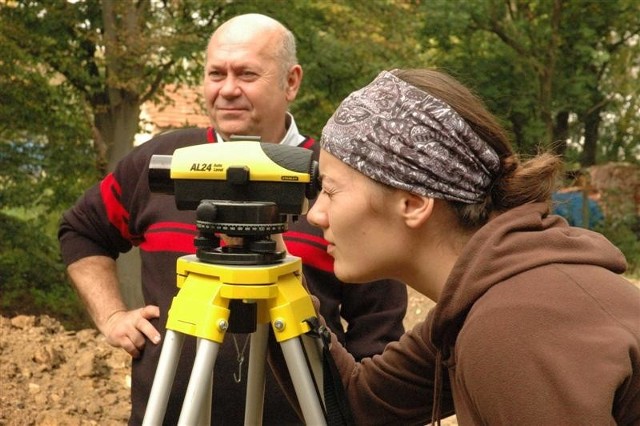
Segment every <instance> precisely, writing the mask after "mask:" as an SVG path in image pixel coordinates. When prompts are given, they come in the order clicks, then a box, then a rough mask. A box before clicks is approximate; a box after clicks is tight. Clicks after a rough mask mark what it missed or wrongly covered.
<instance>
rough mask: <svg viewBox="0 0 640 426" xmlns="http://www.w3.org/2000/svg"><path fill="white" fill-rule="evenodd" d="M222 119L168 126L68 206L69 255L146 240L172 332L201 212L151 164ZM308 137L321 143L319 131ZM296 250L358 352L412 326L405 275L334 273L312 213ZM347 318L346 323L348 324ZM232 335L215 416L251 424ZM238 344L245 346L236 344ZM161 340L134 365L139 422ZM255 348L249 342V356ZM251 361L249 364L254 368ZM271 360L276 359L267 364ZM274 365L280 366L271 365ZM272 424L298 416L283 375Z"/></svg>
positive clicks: (151, 294) (329, 313)
mask: <svg viewBox="0 0 640 426" xmlns="http://www.w3.org/2000/svg"><path fill="white" fill-rule="evenodd" d="M215 142H216V133H215V132H214V131H213V129H211V128H209V129H181V130H175V131H171V132H167V133H164V134H162V135H159V136H157V137H155V138H154V139H152V140H151V141H149V142H147V143H145V144H143V145H141V146H139V147H137V148H135V149H134V150H133V151H132V152H131V153H130V154H129V155H127V156H126V157H124V158H123V159H122V160H121V161H120V163H119V164H118V166H117V167H116V169H115V170H114V172H113V173H111V174H109V175H108V176H107V177H105V178H104V179H103V180H102V181H101V182H100V183H99V184H97V185H96V186H94V187H92V188H90V189H89V190H87V191H86V193H85V194H84V195H83V196H82V197H81V198H80V200H78V202H77V203H76V205H75V206H73V207H72V208H71V209H69V210H68V211H67V212H65V214H64V215H63V220H62V223H61V226H60V231H59V239H60V246H61V251H62V256H63V260H64V262H65V263H66V264H67V265H69V264H71V263H73V262H75V261H76V260H79V259H81V258H83V257H87V256H93V255H103V256H110V257H112V258H117V256H118V255H119V253H123V252H127V251H128V250H130V249H131V247H132V246H138V247H139V248H140V256H141V262H142V292H143V295H144V300H145V304H151V305H157V306H159V307H160V313H161V314H160V318H159V319H158V320H156V321H154V325H155V327H156V328H158V330H159V331H160V332H161V333H162V334H164V330H165V324H166V321H167V311H168V308H169V306H170V304H171V301H172V298H173V297H174V296H175V294H176V292H177V287H176V276H175V265H176V260H177V258H178V257H180V256H183V255H185V254H193V253H195V247H194V244H193V241H194V237H195V236H196V234H197V231H196V226H195V212H194V211H188V210H187V211H185V210H178V209H177V208H176V207H175V200H174V198H173V196H171V195H164V194H155V193H150V191H149V186H148V166H149V161H150V159H151V156H152V155H156V154H164V155H171V154H173V152H174V151H175V150H176V149H177V148H182V147H186V146H191V145H196V144H204V143H215ZM300 146H303V147H305V148H309V149H312V150H314V152H315V156H316V158H317V155H318V151H319V147H318V144H316V143H314V140H313V139H311V138H306V139H305V141H303V142H302V143H301V144H300ZM284 237H285V242H286V244H287V248H288V250H289V252H290V253H291V254H292V255H294V256H299V257H301V258H302V261H303V272H304V274H305V277H306V281H307V285H308V288H309V290H310V292H311V293H313V294H314V295H316V296H317V297H318V298H319V299H320V303H321V313H322V315H323V316H324V318H325V319H326V321H327V323H328V325H329V326H330V327H331V329H332V330H333V331H334V332H335V333H336V334H337V335H338V336H339V338H340V340H341V341H342V343H343V344H344V345H345V347H346V348H347V349H348V350H349V351H350V352H351V353H352V354H353V356H354V357H355V358H356V359H361V358H363V357H366V356H371V355H373V354H377V353H381V352H382V350H383V348H384V346H385V345H386V344H387V343H388V342H390V341H394V340H397V339H398V338H399V337H400V336H401V335H402V333H403V331H404V329H403V326H402V320H403V318H404V314H405V311H406V304H407V293H406V288H405V286H404V285H403V284H400V283H396V282H392V281H379V282H375V283H369V284H364V285H345V284H344V283H341V282H340V281H339V280H337V278H336V277H335V276H334V275H333V260H332V258H331V257H330V256H329V255H328V254H327V253H326V241H325V240H324V239H323V238H322V233H321V231H320V230H319V229H317V228H313V227H311V226H310V225H309V224H308V223H307V221H306V220H305V219H304V218H300V219H299V220H298V221H296V222H295V223H291V224H290V225H289V231H288V232H287V233H286V234H285V236H284ZM342 320H344V322H346V324H347V326H346V330H345V328H344V327H343V325H342ZM229 337H230V336H227V338H226V339H225V341H224V342H223V344H222V345H221V348H220V352H219V355H218V358H217V360H216V367H215V371H216V374H215V380H214V401H213V404H214V415H213V416H214V422H215V424H218V425H219V424H242V420H243V410H242V407H243V406H244V404H243V401H244V400H245V389H246V380H242V381H241V382H240V383H236V381H235V380H234V379H233V374H232V373H233V372H237V371H238V359H237V358H238V350H239V351H242V347H243V346H244V342H245V335H241V334H237V335H236V339H235V341H234V339H231V338H229ZM194 340H195V339H186V342H185V346H184V348H183V350H182V359H181V361H180V364H179V367H178V371H177V374H176V379H175V381H174V387H173V390H172V393H171V398H170V401H169V404H168V407H167V415H166V418H165V423H166V424H175V423H177V418H178V416H179V413H180V406H181V403H182V400H183V398H184V393H185V391H186V385H187V383H188V380H189V372H190V370H191V368H190V366H191V363H192V362H193V356H194V346H195V345H194ZM236 344H237V346H238V348H236ZM160 350H161V347H160V346H154V345H146V347H145V350H144V351H143V354H142V357H141V358H139V359H136V360H134V362H133V369H132V370H133V371H132V389H131V392H132V415H131V419H130V424H139V423H141V421H142V417H143V415H144V410H145V407H146V401H147V399H148V395H149V392H150V390H151V385H152V382H153V377H154V374H155V369H156V365H157V361H158V357H159V355H160ZM248 354H249V350H248V348H247V349H246V351H245V357H247V358H248ZM247 364H248V363H247V362H245V363H244V364H243V368H244V371H243V372H242V374H243V376H244V377H246V374H247V371H246V368H247ZM267 370H268V369H267ZM268 373H270V371H268ZM265 395H266V396H265V408H264V424H287V423H290V424H293V423H296V422H298V420H297V417H296V416H295V414H294V412H293V410H292V409H291V408H290V406H289V405H288V403H287V401H286V399H285V397H284V396H283V394H282V393H281V391H280V389H279V388H278V385H277V384H276V382H275V380H273V379H272V378H271V376H270V374H268V379H267V389H266V392H265Z"/></svg>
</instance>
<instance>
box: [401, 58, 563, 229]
mask: <svg viewBox="0 0 640 426" xmlns="http://www.w3.org/2000/svg"><path fill="white" fill-rule="evenodd" d="M392 73H393V74H395V75H396V76H397V77H398V78H400V79H402V80H404V81H406V82H407V83H409V84H411V85H413V86H415V87H417V88H419V89H421V90H422V91H424V92H426V93H429V94H430V95H432V96H435V97H436V98H438V99H440V100H442V101H443V102H445V103H447V104H448V105H449V106H450V107H451V108H453V109H454V110H455V111H456V112H457V113H458V114H460V116H461V117H462V118H463V119H464V120H465V121H466V122H467V124H469V126H470V127H471V128H472V129H473V130H474V131H475V132H476V134H477V135H478V136H479V137H480V138H481V139H482V140H484V141H485V142H486V143H487V144H489V145H490V146H491V147H492V148H493V150H494V151H495V152H496V153H497V154H498V156H499V157H500V170H499V171H498V173H497V174H496V176H495V177H494V179H493V182H492V185H491V188H490V190H489V192H488V193H487V196H486V198H485V200H484V201H483V202H481V203H478V204H465V203H460V202H450V204H451V205H452V206H453V208H454V209H455V210H456V212H457V215H458V219H459V220H460V223H461V224H462V225H463V226H465V227H467V228H476V227H479V226H482V225H484V224H485V223H486V222H487V221H488V220H489V216H490V214H491V213H493V212H502V211H506V210H509V209H511V208H514V207H517V206H519V205H522V204H526V203H531V202H547V203H548V202H550V200H551V194H552V193H553V190H554V187H555V184H556V176H557V174H558V172H559V171H560V168H561V165H562V162H561V160H560V158H558V157H557V156H555V155H553V154H551V153H542V154H540V155H538V156H536V157H533V158H531V159H529V160H528V161H521V160H520V159H519V157H518V155H517V154H516V153H515V152H514V151H513V148H512V146H511V142H510V141H509V137H508V136H507V132H506V131H505V130H504V128H503V127H502V126H501V125H500V124H499V123H498V120H497V119H496V118H495V117H494V116H493V114H491V113H490V112H489V110H488V109H487V107H486V106H485V105H484V103H483V102H482V100H480V98H478V97H477V96H476V95H475V94H473V93H472V92H471V91H470V90H469V89H468V88H467V87H465V86H464V85H463V84H462V83H460V82H458V81H457V80H456V79H454V78H453V77H451V76H450V75H448V74H446V73H444V72H442V71H437V70H434V69H404V70H394V71H392Z"/></svg>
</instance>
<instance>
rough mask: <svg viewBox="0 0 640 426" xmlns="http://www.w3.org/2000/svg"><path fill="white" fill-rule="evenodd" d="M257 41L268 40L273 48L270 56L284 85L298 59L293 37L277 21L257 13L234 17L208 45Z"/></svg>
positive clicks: (217, 31) (212, 37) (215, 32)
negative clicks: (279, 71)
mask: <svg viewBox="0 0 640 426" xmlns="http://www.w3.org/2000/svg"><path fill="white" fill-rule="evenodd" d="M257 39H260V40H265V39H270V40H269V45H270V46H273V50H272V52H271V54H272V55H273V57H274V59H275V60H276V61H277V62H278V64H279V67H280V70H281V74H282V79H283V81H282V83H283V84H285V83H286V78H287V74H288V72H289V70H290V69H291V67H292V66H294V65H296V64H297V63H298V58H297V53H296V40H295V36H294V35H293V33H292V32H291V31H290V30H289V29H288V28H287V27H285V26H284V25H282V24H281V23H280V22H279V21H277V20H275V19H273V18H271V17H269V16H266V15H261V14H259V13H248V14H245V15H238V16H235V17H233V18H231V19H229V20H228V21H225V22H224V23H223V24H222V25H220V26H219V27H218V28H217V29H216V30H215V31H214V32H213V34H212V35H211V38H210V39H209V45H211V44H212V43H214V42H215V43H221V42H225V43H246V42H250V41H252V40H257ZM207 51H208V49H207Z"/></svg>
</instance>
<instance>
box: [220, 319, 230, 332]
mask: <svg viewBox="0 0 640 426" xmlns="http://www.w3.org/2000/svg"><path fill="white" fill-rule="evenodd" d="M228 328H229V323H228V322H227V321H226V320H223V319H221V320H220V321H218V329H219V330H220V331H227V329H228Z"/></svg>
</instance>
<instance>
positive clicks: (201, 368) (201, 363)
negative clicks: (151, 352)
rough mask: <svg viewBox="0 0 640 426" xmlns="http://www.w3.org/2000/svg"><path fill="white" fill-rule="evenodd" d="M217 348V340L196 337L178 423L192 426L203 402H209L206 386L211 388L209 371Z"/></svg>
mask: <svg viewBox="0 0 640 426" xmlns="http://www.w3.org/2000/svg"><path fill="white" fill-rule="evenodd" d="M219 348H220V344H219V343H217V342H214V341H211V340H207V339H202V338H198V351H197V352H196V359H195V360H194V363H193V369H192V370H191V376H190V378H189V386H187V392H186V394H185V396H184V402H183V403H182V411H180V420H178V425H184V426H192V425H195V424H197V423H198V419H199V418H200V410H201V408H202V407H203V406H204V404H205V403H208V404H211V402H210V401H211V400H209V401H206V398H207V396H209V395H211V393H210V391H209V390H208V389H207V387H209V389H211V372H212V371H213V366H214V364H215V362H216V357H217V356H218V349H219Z"/></svg>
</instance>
